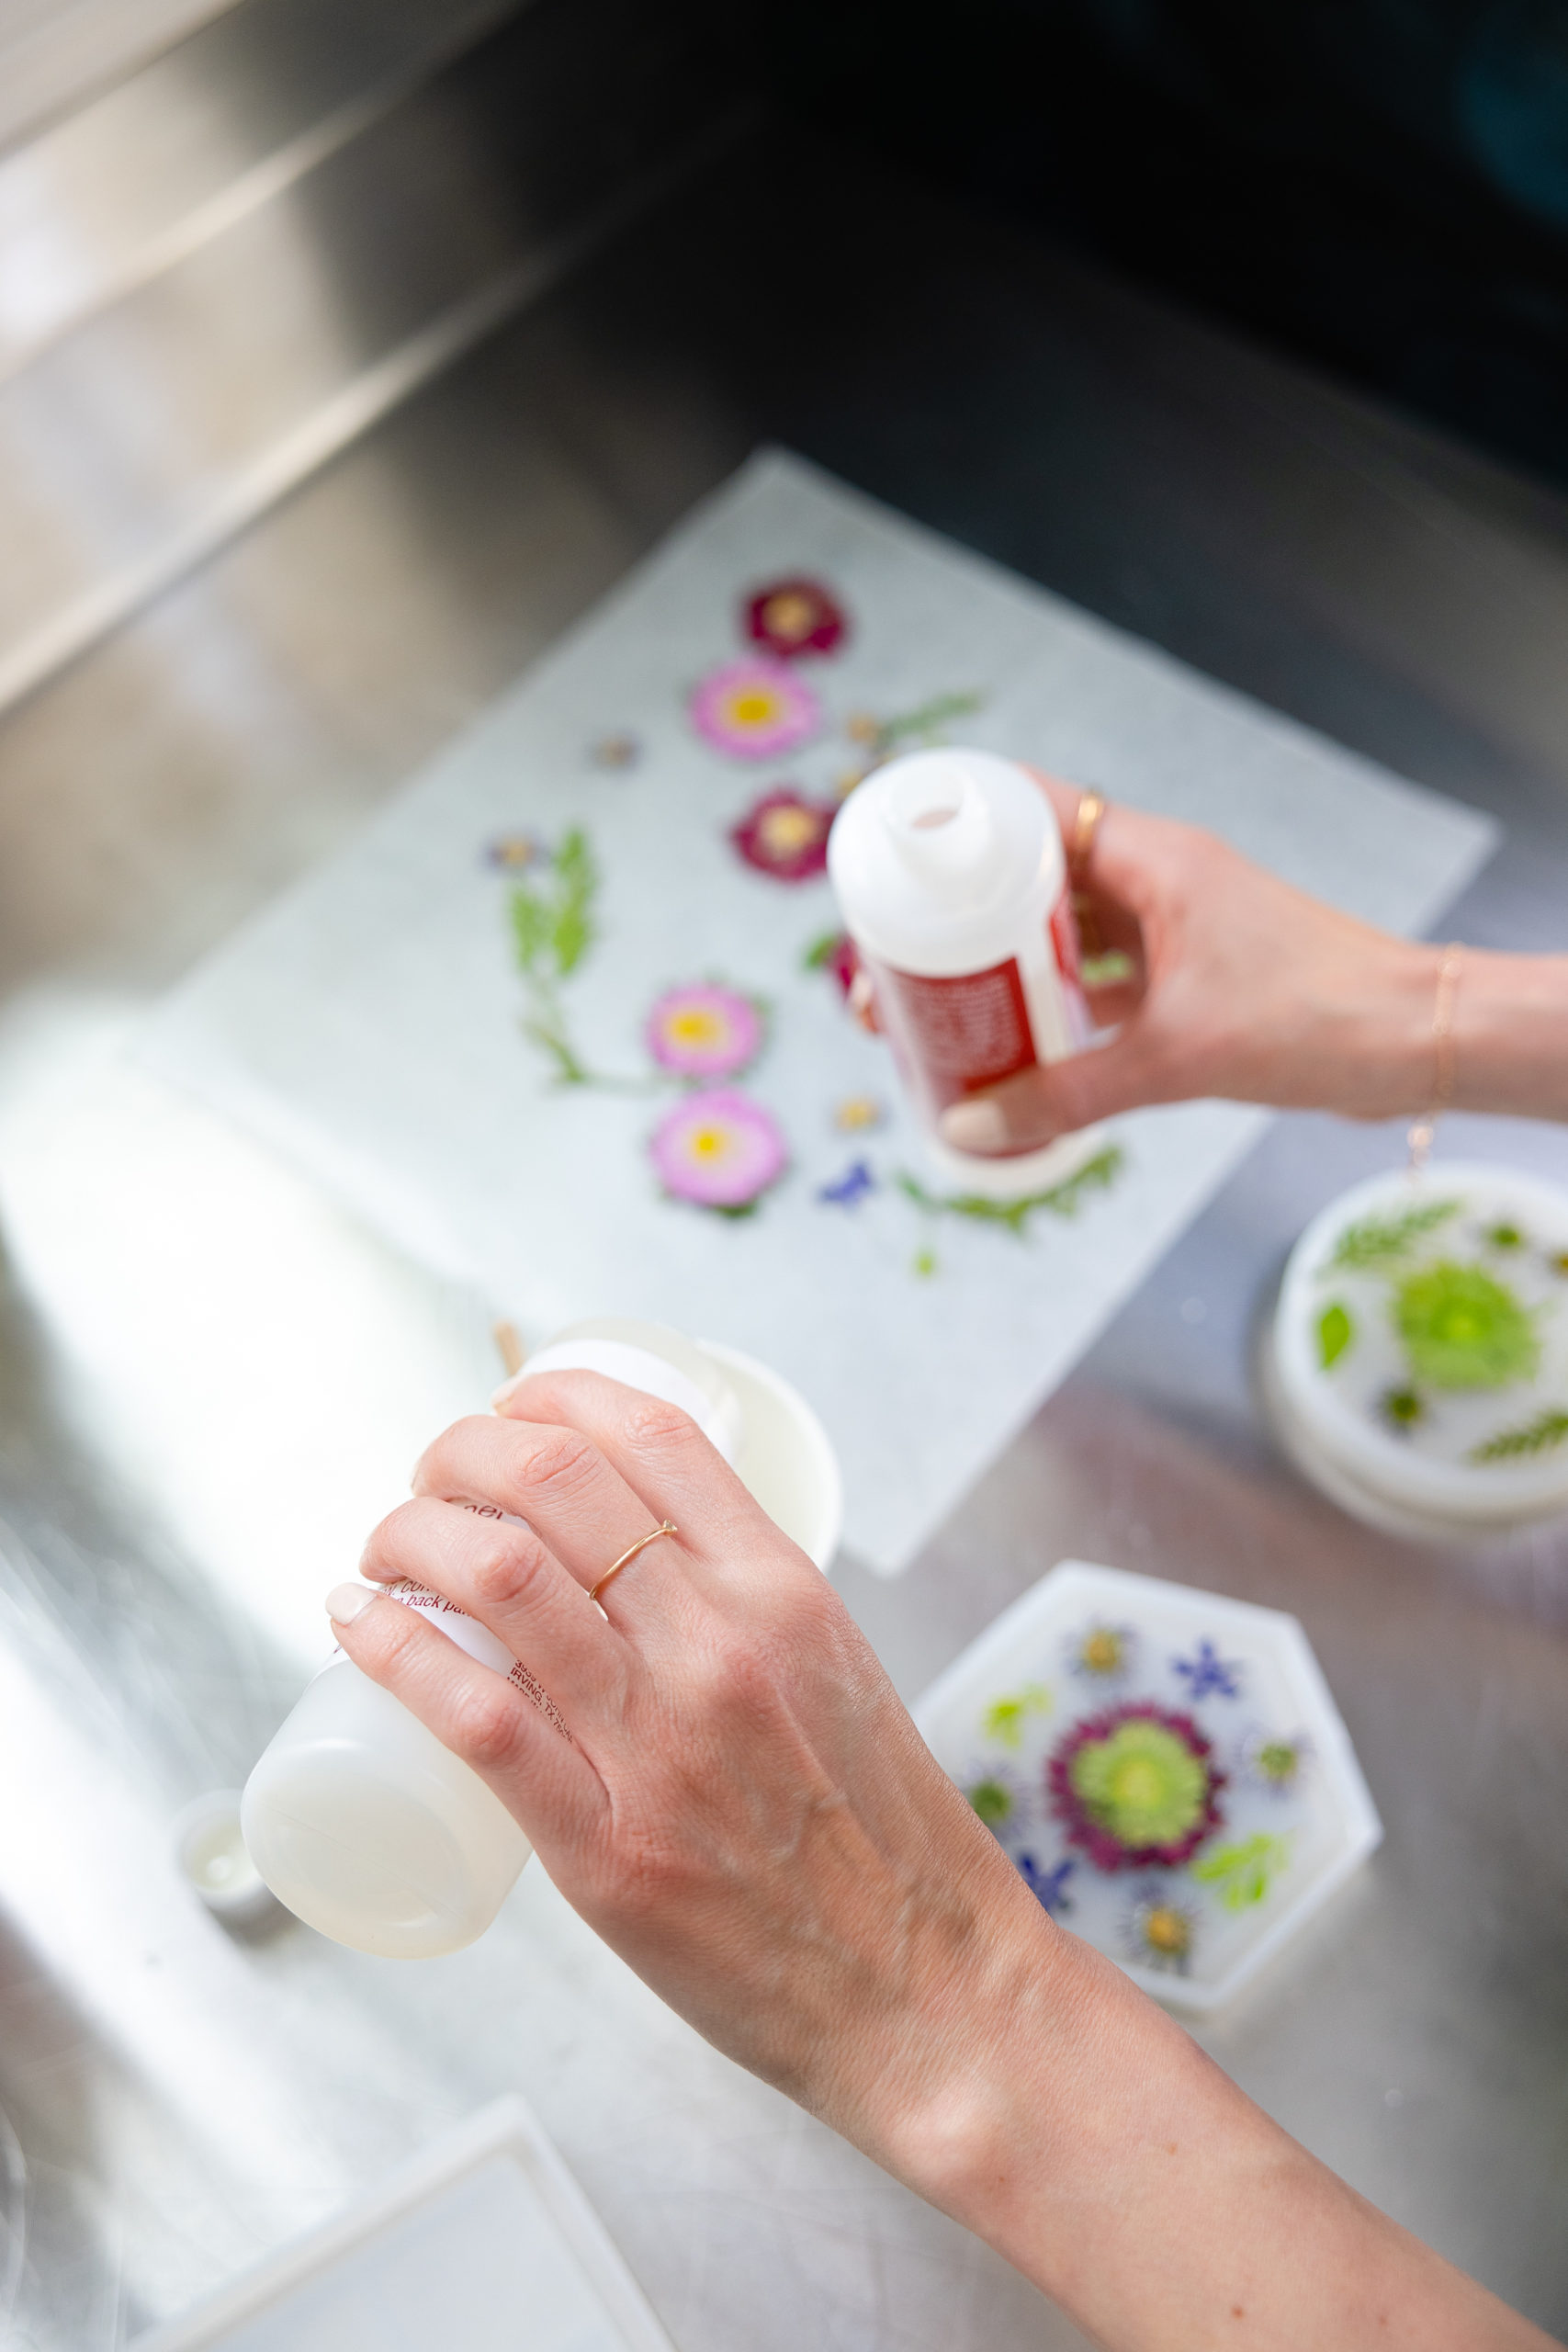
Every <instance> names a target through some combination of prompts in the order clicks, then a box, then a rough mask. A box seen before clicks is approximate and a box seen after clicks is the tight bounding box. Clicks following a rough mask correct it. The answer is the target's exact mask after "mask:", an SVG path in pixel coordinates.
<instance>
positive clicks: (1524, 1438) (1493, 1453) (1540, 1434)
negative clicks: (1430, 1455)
mask: <svg viewBox="0 0 1568 2352" xmlns="http://www.w3.org/2000/svg"><path fill="white" fill-rule="evenodd" d="M1564 1442H1568V1413H1565V1412H1563V1411H1562V1409H1561V1408H1559V1407H1558V1406H1555V1405H1549V1406H1548V1407H1547V1408H1546V1410H1545V1411H1544V1412H1543V1413H1538V1414H1537V1415H1536V1417H1535V1419H1534V1420H1533V1421H1526V1422H1525V1424H1524V1426H1523V1427H1522V1428H1521V1429H1517V1430H1498V1432H1497V1435H1496V1436H1495V1437H1489V1438H1487V1439H1486V1441H1485V1442H1484V1443H1483V1444H1481V1445H1472V1447H1471V1449H1470V1458H1471V1460H1472V1462H1517V1461H1521V1460H1524V1459H1528V1457H1529V1455H1531V1454H1534V1453H1550V1451H1551V1448H1552V1447H1553V1446H1554V1445H1562V1443H1564Z"/></svg>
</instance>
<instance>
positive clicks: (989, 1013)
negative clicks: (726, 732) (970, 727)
mask: <svg viewBox="0 0 1568 2352" xmlns="http://www.w3.org/2000/svg"><path fill="white" fill-rule="evenodd" d="M828 870H829V874H830V876H832V882H833V888H834V889H835V891H836V892H837V894H838V899H839V906H840V912H841V913H842V915H843V919H844V923H845V926H846V928H847V929H848V931H849V933H850V935H851V937H852V939H853V941H854V944H855V952H856V954H857V955H858V956H859V957H860V961H861V964H862V967H863V969H864V971H865V972H866V974H867V976H868V978H869V979H870V981H871V984H872V987H873V989H874V993H875V1001H876V1009H877V1017H878V1019H879V1021H880V1022H881V1024H882V1027H883V1029H884V1030H885V1031H886V1035H887V1039H888V1042H889V1044H890V1045H891V1046H892V1048H893V1053H894V1057H895V1059H896V1060H897V1065H898V1068H899V1070H900V1073H901V1075H902V1077H903V1080H904V1083H905V1086H906V1088H907V1089H908V1093H909V1095H910V1098H911V1100H912V1101H913V1103H914V1104H915V1108H916V1110H917V1112H918V1113H919V1118H920V1122H921V1125H922V1127H923V1128H924V1130H925V1136H926V1149H927V1151H928V1153H929V1154H930V1157H931V1160H932V1163H933V1165H934V1166H935V1167H936V1168H937V1169H938V1170H940V1171H941V1173H942V1176H943V1177H944V1178H945V1179H946V1180H947V1181H949V1182H953V1183H958V1184H961V1185H963V1186H964V1189H965V1190H967V1191H970V1192H976V1193H987V1194H988V1195H990V1196H991V1197H993V1198H996V1199H1003V1200H1006V1199H1018V1198H1020V1197H1021V1196H1022V1195H1023V1194H1025V1193H1033V1192H1039V1191H1042V1190H1043V1189H1045V1188H1046V1187H1047V1186H1049V1185H1051V1184H1053V1183H1057V1182H1061V1181H1063V1179H1065V1178H1066V1176H1068V1175H1070V1174H1071V1173H1072V1171H1073V1170H1075V1169H1076V1168H1077V1167H1079V1166H1081V1165H1082V1164H1083V1162H1084V1161H1085V1160H1086V1159H1089V1158H1091V1157H1092V1156H1093V1154H1094V1152H1095V1151H1096V1150H1098V1149H1099V1148H1100V1146H1101V1143H1102V1141H1103V1137H1102V1135H1101V1133H1100V1130H1098V1129H1095V1130H1089V1129H1083V1130H1080V1131H1079V1132H1078V1133H1077V1134H1076V1135H1072V1136H1062V1137H1060V1138H1058V1140H1057V1141H1056V1142H1055V1143H1053V1144H1049V1145H1047V1146H1046V1147H1045V1148H1043V1150H1038V1151H1024V1152H1013V1153H1009V1154H1003V1155H998V1156H997V1157H995V1158H992V1157H989V1156H982V1155H980V1154H979V1153H972V1152H961V1151H955V1150H953V1148H952V1146H951V1145H949V1144H946V1143H944V1142H943V1141H942V1136H941V1135H940V1133H939V1132H938V1121H939V1119H940V1118H941V1115H942V1112H943V1111H945V1110H947V1109H948V1108H949V1107H950V1106H951V1105H952V1104H953V1103H958V1102H961V1101H962V1100H963V1099H964V1096H965V1095H967V1094H973V1093H976V1092H977V1091H979V1090H980V1089H981V1088H983V1087H988V1086H995V1085H997V1084H998V1083H999V1082H1000V1081H1001V1080H1004V1079H1008V1078H1013V1077H1016V1076H1017V1075H1018V1073H1019V1072H1020V1071H1021V1070H1025V1069H1032V1068H1033V1067H1034V1066H1035V1065H1036V1064H1038V1063H1040V1062H1053V1061H1060V1060H1061V1059H1062V1058H1063V1057H1065V1056H1066V1055H1068V1054H1074V1053H1077V1052H1079V1051H1080V1050H1081V1049H1082V1048H1083V1047H1084V1046H1086V1045H1087V1044H1088V1042H1089V1014H1088V1010H1087V1008H1086V1006H1085V1002H1084V996H1083V989H1082V986H1081V984H1080V982H1079V978H1078V942H1077V923H1076V921H1075V919H1074V915H1073V905H1072V895H1071V891H1070V889H1069V888H1068V882H1067V871H1066V857H1065V855H1064V854H1063V849H1062V836H1061V831H1060V829H1059V827H1058V826H1057V823H1056V819H1055V813H1054V812H1053V810H1052V808H1051V805H1050V803H1049V801H1048V800H1047V799H1046V797H1045V795H1044V793H1043V791H1042V790H1041V788H1040V786H1039V785H1038V784H1037V783H1036V782H1035V781H1034V779H1033V778H1032V776H1031V775H1028V773H1027V772H1026V771H1025V770H1024V769H1022V768H1021V767H1018V766H1016V765H1015V764H1014V763H1013V762H1012V761H1010V760H1002V759H998V758H997V757H996V755H995V754H994V753H993V752H975V751H958V750H954V751H942V752H914V753H913V754H911V755H910V757H908V759H902V760H893V761H890V762H889V763H888V764H887V765H886V767H883V768H878V769H877V770H876V771H875V772H874V774H873V775H869V776H867V777H866V779H865V781H864V783H863V784H861V785H858V786H856V787H855V790H854V791H853V792H852V794H851V795H850V797H849V798H848V800H846V801H845V803H844V805H843V807H842V809H840V811H839V814H838V817H837V818H836V820H834V824H833V831H832V833H831V835H830V836H829V842H828Z"/></svg>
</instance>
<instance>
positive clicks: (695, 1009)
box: [667, 1005, 725, 1046]
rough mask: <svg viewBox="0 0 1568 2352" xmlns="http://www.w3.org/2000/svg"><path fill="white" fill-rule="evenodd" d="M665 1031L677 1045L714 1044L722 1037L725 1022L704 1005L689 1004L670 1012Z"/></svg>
mask: <svg viewBox="0 0 1568 2352" xmlns="http://www.w3.org/2000/svg"><path fill="white" fill-rule="evenodd" d="M667 1031H668V1035H670V1037H671V1039H672V1040H673V1041H674V1043H675V1044H676V1045H678V1046H716V1045H718V1044H719V1043H720V1042H721V1040H722V1039H723V1037H724V1035H725V1024H724V1023H723V1022H722V1021H721V1020H720V1019H719V1016H718V1014H717V1013H716V1012H709V1011H708V1010H707V1008H706V1007H705V1006H703V1005H691V1006H689V1007H688V1008H687V1010H686V1011H685V1012H676V1013H672V1014H671V1018H670V1021H669V1023H668V1024H667Z"/></svg>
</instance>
